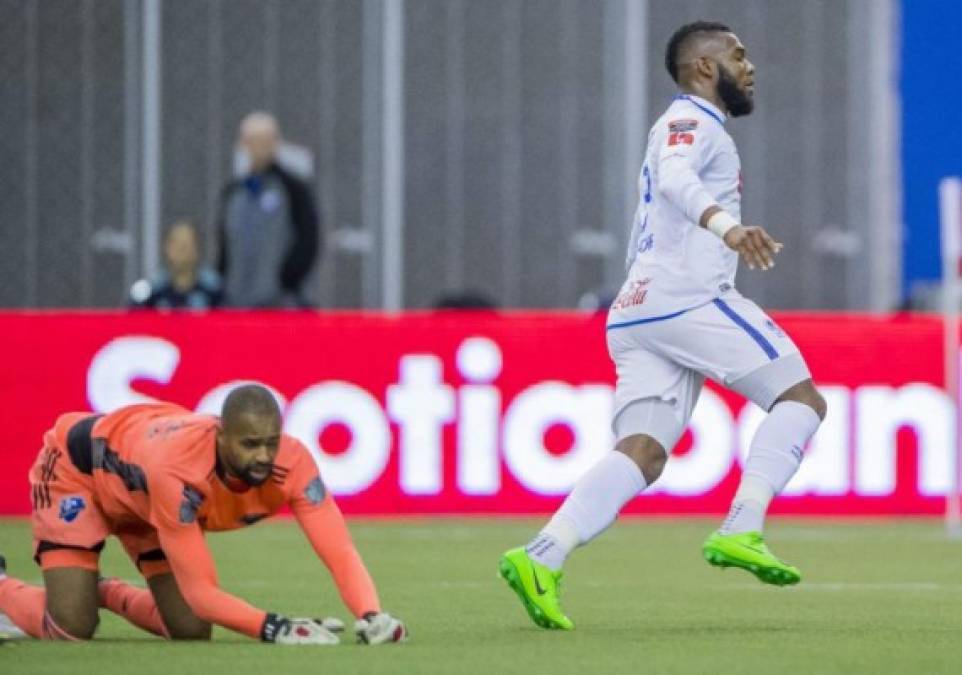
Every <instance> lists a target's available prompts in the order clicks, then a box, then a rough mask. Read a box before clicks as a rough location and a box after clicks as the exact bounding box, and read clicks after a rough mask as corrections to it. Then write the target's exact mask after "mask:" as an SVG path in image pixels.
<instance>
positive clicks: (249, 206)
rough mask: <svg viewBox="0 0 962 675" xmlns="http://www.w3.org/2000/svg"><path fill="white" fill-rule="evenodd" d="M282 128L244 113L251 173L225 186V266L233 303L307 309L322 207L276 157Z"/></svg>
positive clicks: (221, 231)
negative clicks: (305, 287)
mask: <svg viewBox="0 0 962 675" xmlns="http://www.w3.org/2000/svg"><path fill="white" fill-rule="evenodd" d="M280 142H281V134H280V129H279V127H278V124H277V120H276V119H275V118H274V117H273V116H272V115H270V114H268V113H264V112H254V113H251V114H249V115H248V116H247V117H245V118H244V119H243V121H242V122H241V125H240V132H239V135H238V145H239V146H240V148H241V150H242V151H243V153H244V155H245V159H246V161H247V171H246V173H245V175H243V176H241V177H240V178H239V179H237V180H234V181H231V182H230V183H229V184H228V185H227V186H226V187H225V188H224V190H223V193H222V196H221V209H220V216H219V222H218V226H217V229H218V236H219V238H220V264H219V269H220V273H221V275H222V276H223V277H224V286H225V293H226V299H227V303H228V304H229V305H231V306H233V307H259V308H264V307H305V306H307V304H308V303H307V301H306V299H305V298H304V295H303V292H302V286H303V284H304V281H305V279H306V278H307V276H308V274H309V273H310V271H311V269H312V267H313V266H314V263H315V261H316V260H317V255H318V249H319V244H320V241H319V240H320V233H319V225H318V218H317V209H316V208H315V204H314V197H313V196H312V195H311V191H310V188H309V187H308V186H307V184H306V183H305V182H303V181H302V180H300V179H299V178H296V177H295V176H293V175H292V174H291V173H290V172H288V171H287V170H285V169H283V168H281V166H280V165H279V164H278V161H277V154H278V149H279V147H280Z"/></svg>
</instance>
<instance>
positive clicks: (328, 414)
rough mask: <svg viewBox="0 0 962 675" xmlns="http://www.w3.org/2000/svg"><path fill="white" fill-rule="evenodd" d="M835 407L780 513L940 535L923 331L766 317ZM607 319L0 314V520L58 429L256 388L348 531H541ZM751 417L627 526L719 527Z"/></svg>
mask: <svg viewBox="0 0 962 675" xmlns="http://www.w3.org/2000/svg"><path fill="white" fill-rule="evenodd" d="M775 318H776V320H777V321H778V324H779V325H778V326H776V325H772V326H769V327H765V328H763V330H779V326H781V328H783V329H784V330H786V331H788V332H789V333H790V334H791V335H792V336H793V337H794V338H795V340H796V342H797V343H798V344H799V346H800V348H801V349H802V351H803V353H804V354H805V355H806V357H807V359H808V360H809V363H810V366H811V368H812V371H813V373H814V375H815V377H816V381H817V383H818V384H819V386H820V389H821V390H822V392H823V393H824V394H825V397H826V398H827V400H828V401H829V413H828V418H827V419H826V422H825V424H824V425H823V426H822V428H821V429H820V431H819V433H818V435H817V436H816V438H815V439H814V440H813V442H812V444H811V445H810V447H809V448H808V450H807V458H806V461H805V462H804V464H803V465H802V469H801V471H800V472H799V474H798V475H797V476H796V477H795V478H794V479H793V481H792V483H791V484H790V485H789V487H788V490H787V493H786V497H785V498H783V499H780V500H778V501H777V502H776V505H775V507H774V509H775V511H776V512H781V513H805V514H812V513H815V514H847V515H850V514H871V513H880V514H894V513H905V514H932V515H937V514H941V513H942V511H943V508H944V503H945V502H944V500H945V495H946V493H947V492H948V491H949V490H950V489H951V483H952V476H953V470H954V466H955V464H954V463H955V459H954V456H955V453H954V447H955V441H954V439H955V426H956V416H955V413H954V410H953V407H952V403H951V401H950V399H949V397H948V396H947V395H946V394H945V392H944V391H943V390H942V388H941V387H942V378H943V374H942V325H941V320H940V319H939V318H938V317H936V316H925V315H868V314H815V313H780V314H779V313H776V314H775ZM604 336H605V332H604V317H603V316H602V315H587V314H578V313H557V312H552V313H548V312H540V313H539V312H507V313H493V312H492V313H476V314H471V313H429V312H423V313H419V312H413V313H407V314H396V315H383V314H365V313H313V312H293V313H246V312H244V313H242V312H237V313H232V312H223V313H211V314H197V315H191V314H177V315H164V314H153V313H146V312H144V313H123V312H116V313H107V312H98V313H90V312H6V313H0V350H2V352H0V353H2V358H3V366H2V368H0V410H3V428H4V430H5V439H4V443H3V445H2V449H0V457H2V459H3V470H2V471H0V515H18V514H27V513H29V509H30V503H29V490H28V487H27V481H26V474H27V470H28V468H29V466H30V464H31V462H32V461H33V459H34V457H35V456H36V454H37V451H38V450H39V448H40V444H41V438H42V434H43V432H44V430H45V429H47V428H48V427H49V426H50V425H51V423H52V422H53V420H54V419H55V417H56V416H57V415H58V414H60V413H61V412H63V411H68V410H85V409H91V410H98V411H105V410H110V409H113V408H115V407H117V406H120V405H124V404H128V403H134V402H137V401H144V400H149V399H150V398H152V397H153V398H160V399H165V400H171V401H175V402H178V403H180V404H182V405H184V406H186V407H188V408H191V409H196V410H199V411H204V412H212V413H216V411H217V410H218V409H219V406H220V403H221V401H222V400H223V397H224V396H225V394H226V390H227V389H228V388H229V387H230V384H231V383H235V382H238V381H245V380H257V381H260V382H263V383H265V384H267V385H269V386H270V387H272V388H273V390H274V391H275V392H276V394H277V396H278V397H279V399H280V400H281V402H282V405H283V409H284V416H285V430H286V431H288V432H289V433H292V434H294V435H296V436H298V437H299V438H300V439H301V440H302V441H303V442H304V443H306V444H307V446H308V447H309V448H310V449H311V451H312V453H313V454H314V456H315V458H316V460H317V461H318V462H319V464H320V466H321V470H322V474H323V476H324V479H325V482H326V483H327V484H328V486H329V488H330V489H331V490H332V491H333V492H334V493H335V494H337V495H339V502H340V504H341V507H342V508H343V509H344V511H345V512H347V513H350V514H381V515H392V514H447V513H464V514H467V513H504V514H523V513H547V512H550V511H551V510H553V509H554V508H555V507H556V506H557V505H558V504H559V503H560V500H561V499H562V498H563V496H564V495H565V494H566V493H567V491H568V490H569V489H570V488H571V486H572V485H573V483H574V481H575V480H576V479H577V478H578V476H579V475H580V474H581V473H582V472H584V471H585V470H586V469H587V468H588V467H589V466H591V464H592V463H593V462H595V461H596V460H597V459H598V458H599V457H600V456H601V455H603V454H604V453H605V452H607V451H609V449H610V447H611V444H612V437H611V432H610V429H609V422H610V416H611V405H612V386H613V384H614V372H613V368H612V366H611V363H610V361H609V359H608V356H607V352H606V347H605V341H604ZM763 416H764V413H763V412H762V411H760V410H759V409H757V408H756V407H755V406H754V405H752V404H750V403H746V402H745V401H744V400H743V399H740V398H739V397H737V396H735V395H732V394H730V393H728V392H727V391H723V390H721V389H720V388H718V387H717V386H715V385H713V384H710V385H709V386H708V387H707V388H706V389H705V390H704V392H703V393H702V396H701V399H700V401H699V403H698V407H697V409H696V411H695V415H694V418H693V420H692V424H691V427H690V429H689V432H688V433H686V434H685V437H684V438H683V439H682V440H681V442H680V443H679V447H678V448H677V449H676V452H675V454H674V456H673V458H672V459H671V460H670V461H669V464H668V469H667V470H666V472H665V474H664V476H663V477H662V479H661V481H659V483H657V484H656V486H655V488H654V489H653V490H651V491H649V492H646V493H645V494H644V495H643V496H641V497H640V498H638V499H636V500H634V501H633V502H632V503H631V504H630V505H629V507H628V509H627V512H636V513H668V514H696V513H697V514H708V513H720V512H723V511H725V510H726V508H727V505H728V501H729V499H730V498H731V495H732V493H733V492H734V490H735V487H736V484H737V480H738V474H739V470H740V465H741V461H742V458H743V457H744V455H745V453H746V452H747V447H748V444H749V441H750V439H751V435H752V433H753V431H754V429H755V428H756V427H757V425H758V424H759V423H760V421H761V419H762V418H763Z"/></svg>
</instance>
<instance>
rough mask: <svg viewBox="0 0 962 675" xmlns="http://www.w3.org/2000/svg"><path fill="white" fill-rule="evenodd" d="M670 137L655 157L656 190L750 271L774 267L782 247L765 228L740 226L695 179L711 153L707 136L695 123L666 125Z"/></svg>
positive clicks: (699, 181) (670, 122) (670, 123)
mask: <svg viewBox="0 0 962 675" xmlns="http://www.w3.org/2000/svg"><path fill="white" fill-rule="evenodd" d="M668 125H669V134H668V135H667V136H666V138H665V141H664V145H663V146H662V147H661V149H660V150H659V155H658V189H659V191H660V192H661V194H662V196H664V197H665V199H667V200H668V201H669V202H671V203H672V204H673V205H674V206H675V207H676V208H678V209H679V210H680V211H682V212H683V213H684V214H685V215H686V216H687V217H688V219H689V220H691V221H692V222H695V223H698V224H699V226H701V227H704V228H706V229H707V230H709V231H710V232H712V233H714V234H715V235H717V236H718V237H719V238H720V239H721V240H722V241H724V242H725V245H727V246H728V247H729V248H730V249H732V250H733V251H737V252H738V253H739V254H740V255H741V257H742V259H743V260H744V261H745V263H746V264H747V265H748V267H749V268H751V269H755V267H756V266H757V267H759V268H761V269H763V270H767V269H770V268H771V267H773V266H774V264H775V263H774V257H775V255H776V254H777V253H778V252H779V251H780V250H781V248H782V245H781V244H779V243H777V242H775V241H774V240H773V239H772V238H771V236H769V234H768V233H767V232H766V231H765V230H764V228H761V227H757V226H752V225H742V224H741V223H739V222H738V221H737V220H736V219H735V217H734V216H732V215H731V214H730V213H728V212H727V211H725V210H724V209H723V208H722V207H721V206H719V205H718V203H717V202H716V201H715V198H714V197H713V196H712V195H711V194H710V193H709V192H708V190H706V189H705V185H704V184H703V183H702V182H701V179H700V178H699V177H698V171H699V170H701V169H702V168H703V166H704V164H705V162H706V161H707V157H708V156H709V154H710V152H711V138H710V132H709V131H707V130H705V129H699V127H698V121H697V120H674V121H669V123H668Z"/></svg>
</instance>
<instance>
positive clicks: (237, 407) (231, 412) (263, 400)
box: [220, 384, 281, 421]
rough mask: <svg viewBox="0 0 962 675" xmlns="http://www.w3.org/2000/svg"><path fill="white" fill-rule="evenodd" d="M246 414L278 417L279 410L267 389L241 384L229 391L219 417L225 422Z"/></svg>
mask: <svg viewBox="0 0 962 675" xmlns="http://www.w3.org/2000/svg"><path fill="white" fill-rule="evenodd" d="M246 413H254V414H255V415H272V416H273V415H276V416H278V417H280V414H281V409H280V407H278V405H277V401H276V400H275V399H274V396H273V395H272V394H271V392H270V390H269V389H268V388H267V387H265V386H263V385H260V384H242V385H241V386H239V387H236V388H234V389H231V391H230V393H229V394H228V395H227V398H226V399H224V407H223V408H221V413H220V416H221V419H223V420H225V421H226V420H231V419H236V417H237V415H242V414H246Z"/></svg>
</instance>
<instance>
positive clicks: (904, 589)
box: [0, 518, 962, 675]
mask: <svg viewBox="0 0 962 675" xmlns="http://www.w3.org/2000/svg"><path fill="white" fill-rule="evenodd" d="M540 522H541V521H540V520H539V521H532V520H496V519H478V518H464V519H458V518H448V519H438V520H410V521H403V520H393V521H365V520H361V521H352V522H351V528H352V531H353V532H354V536H355V540H356V542H357V545H358V547H359V549H360V550H361V553H362V555H363V556H364V558H365V560H366V561H367V563H368V566H369V568H370V570H371V572H372V574H373V576H374V578H375V580H376V582H377V584H378V588H379V591H380V594H381V600H382V602H383V604H384V607H385V608H386V609H387V610H388V611H390V612H392V613H395V614H397V615H398V616H400V617H402V618H403V619H404V620H405V621H406V622H407V623H408V627H409V629H410V632H411V641H410V642H409V643H408V644H405V645H401V646H387V647H373V648H372V647H363V646H358V645H355V644H353V643H351V642H349V641H345V643H344V644H342V645H340V646H337V647H300V648H292V647H280V646H275V645H263V644H259V643H257V642H255V641H253V640H249V639H247V638H244V637H241V636H238V635H236V634H232V633H229V632H227V631H224V630H221V629H218V630H216V631H215V636H214V641H213V642H212V643H168V642H164V641H162V640H160V639H157V638H154V637H152V636H149V635H146V634H143V633H140V632H138V631H137V630H136V629H135V628H133V627H131V626H129V625H128V624H126V623H125V622H123V621H122V620H121V619H119V618H117V617H115V616H113V615H110V614H109V613H107V612H102V613H101V625H100V630H99V632H98V636H97V638H96V639H95V640H94V641H93V642H91V643H87V644H80V645H73V644H62V643H43V642H39V641H32V640H31V641H19V642H15V643H13V642H11V643H7V644H4V645H0V673H3V675H20V674H21V673H64V674H66V673H70V674H72V675H73V674H76V673H97V674H98V675H114V674H117V675H121V674H123V675H134V674H136V675H145V674H148V673H158V674H160V673H163V674H169V675H190V674H193V673H204V674H205V675H220V674H221V673H224V674H230V675H242V674H244V673H252V674H256V675H269V674H272V673H296V674H299V675H309V674H312V673H455V674H457V675H467V674H469V673H531V674H532V675H534V674H540V673H545V674H550V675H553V674H559V675H560V674H566V673H579V674H587V673H607V672H610V673H632V674H637V675H640V674H642V673H713V674H724V675H729V674H731V675H735V674H737V673H799V674H802V673H958V672H962V542H960V541H956V540H950V539H947V538H946V537H945V534H944V531H943V527H942V524H941V523H940V522H939V521H935V520H874V521H830V520H820V521H804V520H789V519H782V520H779V519H775V520H773V521H772V522H771V524H770V526H769V533H768V539H769V544H770V545H771V547H772V549H773V550H774V551H775V552H776V553H777V554H778V555H780V556H782V557H783V558H785V559H787V560H789V561H791V562H793V563H795V564H796V565H798V566H799V567H800V568H801V570H802V575H803V580H802V583H801V584H800V585H799V586H798V587H794V588H774V587H768V586H763V585H761V584H760V583H758V582H757V581H755V579H754V578H753V577H751V576H749V575H748V574H746V573H744V572H741V571H739V570H727V571H724V572H723V571H719V570H717V569H714V568H711V567H709V566H708V565H707V564H706V563H705V562H704V561H703V560H702V559H701V555H700V544H701V541H702V539H703V538H704V536H705V535H706V534H707V533H708V531H709V530H710V529H711V528H712V527H713V526H714V525H715V524H716V521H714V520H712V521H709V520H692V519H684V520H674V519H665V518H656V519H633V520H623V521H621V522H619V523H618V524H617V525H616V526H615V527H614V528H613V529H612V530H610V531H609V532H607V533H606V534H604V535H603V536H602V537H600V538H599V539H598V540H596V541H595V542H594V543H592V544H591V545H590V546H588V547H587V548H584V549H582V550H580V551H578V552H576V553H575V555H574V556H573V557H572V559H571V560H570V562H569V565H568V566H567V568H566V577H565V582H564V591H565V595H564V596H563V601H564V608H565V610H566V611H567V613H568V615H569V616H570V617H571V618H572V619H573V620H574V622H575V624H576V629H575V631H573V632H570V633H566V632H547V631H543V630H540V629H537V628H535V627H534V626H533V625H531V624H530V623H529V621H528V618H527V616H526V615H525V613H524V611H523V610H522V608H521V605H520V603H519V602H518V601H517V599H516V597H515V596H514V594H513V593H511V592H510V591H509V590H508V589H507V587H506V586H504V584H503V582H502V581H500V580H499V579H497V578H496V568H497V560H498V556H499V554H500V553H501V551H502V550H504V549H506V548H508V547H510V546H514V545H518V544H519V543H523V542H524V541H526V540H527V539H528V537H529V536H530V535H531V534H532V533H533V532H535V531H536V529H537V526H538V525H539V524H540ZM209 542H210V545H211V548H212V550H213V551H214V555H215V557H216V560H217V563H218V569H219V573H220V578H221V583H222V584H223V586H224V587H225V588H226V589H228V590H229V591H231V592H233V593H236V594H238V595H240V596H242V597H243V598H245V599H247V600H248V601H250V602H252V603H254V604H255V605H257V606H259V607H262V608H264V609H268V610H271V611H277V612H282V613H286V614H289V615H291V616H323V615H336V616H340V617H341V618H342V619H345V620H349V619H350V617H348V615H347V612H346V610H345V608H344V607H343V605H342V604H341V603H340V601H339V599H338V596H337V593H336V590H335V589H334V587H333V585H332V583H331V581H330V578H329V576H328V575H327V573H326V571H325V570H324V568H323V567H322V565H321V564H320V562H319V561H318V560H317V559H316V558H315V557H314V555H313V553H312V551H311V549H310V548H309V546H308V545H307V543H306V541H305V540H304V538H303V537H302V536H301V534H300V533H299V531H298V529H297V527H296V525H295V524H294V523H293V522H292V521H267V522H265V523H261V524H259V525H257V526H255V527H252V528H249V529H247V530H245V531H241V532H232V533H225V534H215V535H211V536H209ZM0 553H3V554H5V555H6V557H7V560H8V564H9V572H10V574H11V575H13V576H18V577H21V578H24V579H27V580H32V581H37V580H39V575H38V571H37V568H36V567H35V566H34V565H33V563H32V562H31V561H30V559H29V558H30V534H29V527H28V524H27V523H26V522H25V521H18V520H7V521H2V520H0ZM102 566H103V572H104V573H105V574H107V575H116V576H121V577H125V578H129V579H136V573H135V572H134V570H133V567H132V566H131V564H130V563H129V562H128V561H127V560H126V558H125V557H124V555H123V552H122V551H121V549H120V547H119V546H118V544H117V542H116V541H111V543H109V544H108V547H107V550H106V552H105V554H104V558H103V565H102Z"/></svg>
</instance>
